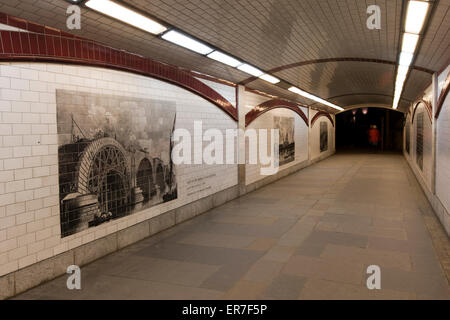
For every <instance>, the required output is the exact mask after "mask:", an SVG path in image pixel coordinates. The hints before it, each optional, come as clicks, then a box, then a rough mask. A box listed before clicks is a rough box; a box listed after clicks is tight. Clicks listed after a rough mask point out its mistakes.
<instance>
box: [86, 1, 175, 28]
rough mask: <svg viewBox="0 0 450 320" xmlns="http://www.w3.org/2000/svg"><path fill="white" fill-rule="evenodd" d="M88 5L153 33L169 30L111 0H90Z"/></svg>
mask: <svg viewBox="0 0 450 320" xmlns="http://www.w3.org/2000/svg"><path fill="white" fill-rule="evenodd" d="M86 6H87V7H89V8H91V9H93V10H95V11H98V12H100V13H103V14H105V15H107V16H110V17H112V18H115V19H117V20H120V21H122V22H125V23H127V24H130V25H132V26H134V27H136V28H139V29H141V30H144V31H147V32H150V33H153V34H160V33H163V32H164V31H166V30H167V28H166V27H165V26H163V25H162V24H160V23H158V22H156V21H154V20H152V19H150V18H147V17H146V16H144V15H142V14H140V13H137V12H136V11H133V10H131V9H128V8H126V7H124V6H122V5H120V4H118V3H115V2H113V1H110V0H89V1H87V2H86Z"/></svg>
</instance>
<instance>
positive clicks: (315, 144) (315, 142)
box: [309, 109, 336, 160]
mask: <svg viewBox="0 0 450 320" xmlns="http://www.w3.org/2000/svg"><path fill="white" fill-rule="evenodd" d="M318 112H319V111H317V110H312V109H311V110H310V115H309V117H310V121H312V119H314V116H316V114H317V113H318ZM331 117H334V116H333V115H331ZM332 119H333V118H332ZM334 121H335V120H334V119H333V122H331V121H330V119H329V118H328V117H326V116H320V117H318V118H317V119H316V121H315V122H314V123H311V126H310V141H311V142H310V144H311V151H310V152H311V160H321V159H324V158H326V157H329V156H330V155H332V154H333V153H335V152H336V148H335V128H334Z"/></svg>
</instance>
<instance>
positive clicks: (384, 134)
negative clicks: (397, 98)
mask: <svg viewBox="0 0 450 320" xmlns="http://www.w3.org/2000/svg"><path fill="white" fill-rule="evenodd" d="M404 122H405V116H404V114H403V113H402V112H398V111H392V110H389V109H385V108H367V107H365V108H357V109H352V110H348V111H345V112H342V113H339V114H337V115H336V151H340V150H345V151H350V150H360V151H363V150H365V151H370V150H372V151H380V152H383V151H388V152H398V153H401V152H402V150H403V127H404ZM371 129H372V130H371ZM371 131H372V132H374V135H375V137H373V138H374V139H372V140H375V141H374V142H375V143H371V139H370V135H371ZM372 135H373V133H372Z"/></svg>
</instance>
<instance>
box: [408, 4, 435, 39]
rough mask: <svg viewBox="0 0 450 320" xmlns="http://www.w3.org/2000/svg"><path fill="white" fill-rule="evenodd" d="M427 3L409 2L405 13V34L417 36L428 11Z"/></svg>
mask: <svg viewBox="0 0 450 320" xmlns="http://www.w3.org/2000/svg"><path fill="white" fill-rule="evenodd" d="M428 6H429V3H428V2H424V1H409V3H408V10H407V12H406V22H405V32H408V33H415V34H419V33H420V31H422V27H423V24H424V23H425V17H426V16H427V11H428Z"/></svg>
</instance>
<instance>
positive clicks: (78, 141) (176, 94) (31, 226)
mask: <svg viewBox="0 0 450 320" xmlns="http://www.w3.org/2000/svg"><path fill="white" fill-rule="evenodd" d="M216 89H220V88H216ZM222 89H223V90H228V95H229V96H230V98H232V92H234V90H235V89H234V88H232V90H230V89H228V88H227V87H223V88H222ZM0 90H1V100H0V111H1V124H0V137H1V147H0V169H1V170H0V276H2V275H5V274H10V273H11V272H14V271H17V270H20V269H23V268H25V267H27V266H30V265H32V264H36V263H37V262H39V261H43V260H46V259H48V258H51V257H54V256H58V255H59V256H61V255H62V256H63V259H65V260H64V261H66V262H67V265H70V264H73V263H75V264H77V265H82V264H84V263H86V262H88V261H89V260H92V259H94V258H96V257H98V256H101V255H104V254H105V253H106V252H108V251H111V250H114V249H115V248H114V247H116V246H119V247H123V246H125V245H127V244H129V243H131V242H135V241H136V240H137V239H139V238H144V237H145V236H148V235H149V233H150V232H151V230H150V229H152V228H153V229H154V230H153V232H154V231H157V229H158V228H159V227H161V228H162V227H168V226H170V225H173V224H175V220H176V222H177V223H179V222H181V221H183V220H186V219H188V218H190V217H192V216H193V215H196V214H199V213H200V212H201V211H205V210H207V209H208V208H210V207H212V205H213V199H212V198H208V197H209V196H212V195H217V197H216V198H214V202H215V203H214V204H215V205H218V204H220V203H223V202H225V201H227V200H229V199H231V198H234V197H236V196H237V192H236V188H234V189H233V187H236V185H237V165H236V164H235V165H224V164H217V165H206V164H195V165H190V164H180V165H176V166H175V165H174V166H173V170H172V172H171V166H172V165H171V158H170V153H169V151H170V147H171V142H170V139H171V134H172V131H173V129H176V128H184V129H187V130H189V131H190V132H191V133H192V134H193V127H194V126H193V122H194V120H203V130H207V129H208V128H218V129H219V130H221V131H223V132H224V133H225V130H226V129H236V128H237V123H236V121H235V120H234V119H232V118H231V117H230V116H229V115H228V114H226V113H225V112H224V111H223V110H220V109H219V108H218V107H217V106H215V105H213V104H212V103H210V102H209V101H207V100H205V99H203V98H201V97H199V96H198V95H196V94H193V93H191V92H189V91H187V90H185V89H182V88H180V87H178V86H175V85H172V84H169V83H166V82H163V81H159V80H156V79H152V78H148V77H144V76H141V75H136V74H132V73H127V72H122V71H116V70H110V69H105V68H96V67H88V66H70V65H63V64H52V63H2V64H1V65H0ZM121 109H122V110H121ZM127 121H128V122H127ZM173 124H175V127H173ZM100 142H101V144H100ZM94 144H99V145H98V146H97V145H94ZM93 148H94V149H93ZM102 148H103V149H105V150H108V152H109V153H112V152H115V154H114V158H104V159H100V160H98V159H93V158H89V157H87V156H86V155H87V154H88V152H87V150H89V151H91V150H97V151H98V152H97V151H96V154H98V153H100V152H99V150H101V149H102ZM74 149H76V150H77V151H73V150H74ZM67 150H72V151H70V152H71V153H68V151H67ZM193 150H194V146H192V151H193ZM83 151H86V152H84V153H83ZM189 151H191V150H189ZM64 152H65V153H64ZM105 154H106V152H105ZM68 157H70V159H71V160H69V161H67V160H66V158H68ZM105 157H108V155H107V154H106V155H105ZM118 158H120V159H121V160H120V161H119V160H117V159H118ZM58 159H59V163H58ZM83 159H86V161H85V160H83ZM143 159H146V161H148V163H149V166H154V167H155V169H153V172H152V171H150V172H152V173H151V174H149V175H148V176H147V177H145V176H144V180H145V178H146V179H147V180H148V181H149V182H148V185H147V184H146V182H145V181H144V182H143V183H141V185H139V181H140V180H141V181H142V179H143V178H142V175H141V176H140V177H139V169H138V167H139V163H140V162H141V161H142V160H143ZM147 159H148V160H147ZM89 161H91V162H89ZM95 161H104V162H112V163H113V164H112V165H111V172H112V171H114V172H120V174H117V175H116V176H115V177H113V176H112V174H111V173H110V172H107V173H105V177H107V179H113V178H115V179H119V180H120V179H123V181H121V182H120V184H116V185H118V186H119V187H117V188H116V189H117V190H115V194H116V195H117V194H119V193H121V192H122V193H123V195H122V196H116V197H118V198H117V199H119V200H117V199H115V201H116V202H117V201H119V202H120V201H122V204H121V205H122V207H120V205H117V204H115V205H114V204H111V203H112V201H109V202H106V201H105V203H102V204H101V205H105V206H107V205H109V208H107V209H106V210H105V211H104V212H92V213H88V212H86V211H83V212H78V213H79V214H81V215H84V217H85V218H86V217H88V218H87V219H89V220H88V221H85V222H86V223H84V222H83V221H81V222H80V223H77V222H76V221H73V219H74V216H75V215H76V214H75V213H74V214H72V213H71V212H70V210H75V209H74V207H76V206H77V205H79V202H82V203H83V204H86V203H89V201H91V200H92V199H90V198H92V197H89V196H88V195H89V194H90V193H92V192H94V191H93V190H94V189H95V188H97V189H95V190H96V192H98V194H99V197H100V195H102V194H105V195H108V196H112V195H113V193H112V191H108V190H107V191H102V190H101V188H100V187H99V186H98V185H97V182H96V179H95V175H96V174H97V175H101V173H93V169H92V167H93V163H94V162H95ZM114 161H117V163H115V162H114ZM132 161H135V162H136V164H135V165H134V167H133V166H132V165H131V162H132ZM85 162H86V163H85ZM63 163H64V166H63ZM58 165H59V166H58ZM113 165H115V167H114V168H113V167H112V166H113ZM85 166H87V167H86V173H85V175H88V176H89V177H86V180H87V181H86V182H85V184H86V185H87V186H86V188H87V190H85V189H84V187H85V186H84V184H83V183H82V182H81V181H82V180H83V178H81V176H82V174H81V173H80V174H78V172H81V171H82V170H83V168H84V167H85ZM90 168H91V169H90ZM157 168H161V170H159V171H158V170H157ZM133 170H134V171H135V172H136V171H138V172H137V173H135V174H134V177H133V173H132V171H133ZM143 172H144V171H143ZM127 175H128V177H127ZM158 175H160V176H158ZM62 176H64V177H67V179H68V180H70V181H68V182H67V181H66V180H64V182H63V180H61V179H62ZM136 176H137V177H136ZM125 180H126V182H125ZM133 180H134V181H133ZM158 181H159V182H158ZM152 182H153V184H151V183H152ZM158 183H159V185H158ZM63 184H64V185H67V188H68V189H67V190H63V186H62V185H63ZM124 184H126V185H127V187H126V188H127V189H130V190H131V191H129V190H122V189H124V187H123V185H124ZM110 185H112V186H114V183H111V184H110ZM149 186H150V187H149ZM149 188H150V189H149ZM144 189H149V190H144ZM62 195H64V197H62ZM201 199H208V200H207V201H208V202H209V203H204V204H202V205H199V204H198V203H197V207H198V210H194V209H192V210H188V209H186V210H183V211H179V212H178V213H177V214H176V215H175V212H174V211H173V210H174V209H176V208H180V207H183V206H185V205H187V204H189V203H193V202H196V201H199V200H201ZM130 201H135V202H136V205H133V208H132V209H129V210H128V209H127V208H125V207H126V206H128V205H129V204H130ZM66 208H68V209H67V210H69V212H66V211H64V210H65V209H66ZM108 210H109V211H108ZM167 212H170V216H166V217H165V218H164V220H160V221H158V222H157V224H158V226H157V225H153V226H150V229H149V225H148V224H147V225H143V226H140V227H139V228H138V229H133V230H132V231H130V232H127V233H122V234H121V238H120V240H119V243H117V242H115V241H117V240H114V241H113V240H112V239H111V238H108V236H109V235H112V234H117V232H120V231H121V230H124V229H126V228H129V227H132V226H135V225H138V224H139V223H141V222H143V221H148V220H149V219H151V218H154V217H157V216H160V215H161V214H163V213H167ZM105 214H106V215H108V214H111V215H112V218H111V217H108V216H105V217H103V216H104V215H105ZM97 215H99V217H98V219H97V220H95V218H96V216H97ZM66 216H69V218H68V220H69V222H68V226H69V227H67V228H65V226H64V221H65V219H66ZM80 219H81V218H80ZM94 220H95V222H94ZM99 239H109V241H105V242H104V243H102V244H103V246H104V248H100V247H99V248H96V249H95V250H93V248H92V247H91V248H89V247H83V245H86V244H89V243H92V242H95V241H96V240H99ZM77 248H78V249H79V250H78V251H77V254H76V255H75V261H73V259H74V258H73V257H74V256H73V255H64V253H65V252H68V251H73V250H74V249H77ZM96 251H98V252H96ZM67 265H66V266H65V267H67ZM28 281H31V282H32V281H33V280H32V277H28V278H27V277H26V276H25V275H24V274H20V275H18V276H17V277H16V284H15V286H16V292H19V291H21V290H22V289H23V288H27V287H30V286H32V285H36V284H37V283H33V282H32V283H28ZM0 287H2V288H4V287H3V283H1V285H0ZM6 287H8V286H6Z"/></svg>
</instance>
